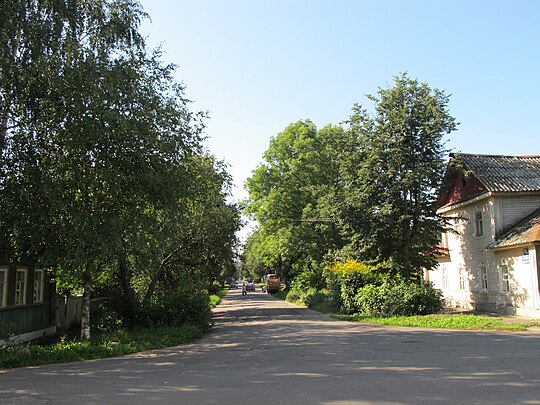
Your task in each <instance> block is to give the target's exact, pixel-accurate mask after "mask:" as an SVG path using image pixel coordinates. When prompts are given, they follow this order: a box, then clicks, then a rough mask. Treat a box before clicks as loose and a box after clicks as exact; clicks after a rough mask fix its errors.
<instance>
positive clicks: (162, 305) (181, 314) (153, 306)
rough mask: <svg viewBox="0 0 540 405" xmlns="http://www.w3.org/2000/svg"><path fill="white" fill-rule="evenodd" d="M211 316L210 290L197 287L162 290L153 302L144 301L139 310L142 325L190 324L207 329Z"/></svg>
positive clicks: (139, 319)
mask: <svg viewBox="0 0 540 405" xmlns="http://www.w3.org/2000/svg"><path fill="white" fill-rule="evenodd" d="M211 318H212V312H211V310H210V297H209V295H208V291H207V290H205V289H196V288H186V287H184V288H180V289H177V290H174V291H170V292H162V293H161V294H158V295H156V296H155V297H154V298H153V299H152V301H151V302H146V303H143V304H142V305H141V306H140V308H139V310H138V324H139V325H141V326H153V325H170V326H174V325H185V324H189V325H195V326H197V327H199V328H201V330H206V329H208V327H209V325H210V321H211Z"/></svg>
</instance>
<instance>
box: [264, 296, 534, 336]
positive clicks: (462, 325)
mask: <svg viewBox="0 0 540 405" xmlns="http://www.w3.org/2000/svg"><path fill="white" fill-rule="evenodd" d="M288 294H289V290H282V291H280V292H279V293H277V294H274V295H275V296H276V297H277V298H279V299H282V300H287V301H290V302H293V303H295V304H298V305H303V306H306V305H305V304H304V303H303V302H301V301H299V300H298V299H295V298H296V297H295V296H294V295H292V296H288ZM309 308H311V309H313V310H315V311H318V312H322V313H324V314H327V315H329V316H331V317H332V318H337V319H342V320H346V321H351V322H360V323H369V324H375V325H385V326H405V327H410V328H432V329H456V330H493V331H510V332H511V331H516V332H519V331H525V330H527V329H528V328H530V327H540V322H535V321H517V320H514V319H513V318H511V317H505V316H500V317H492V316H482V315H475V314H432V315H417V316H394V317H388V318H382V317H368V316H361V315H344V314H340V313H338V311H337V310H336V308H335V307H333V306H332V304H331V303H330V302H325V301H324V300H317V301H315V302H313V303H312V305H309Z"/></svg>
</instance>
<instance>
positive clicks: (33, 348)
mask: <svg viewBox="0 0 540 405" xmlns="http://www.w3.org/2000/svg"><path fill="white" fill-rule="evenodd" d="M225 294H227V290H226V289H222V290H220V291H218V292H217V294H212V295H211V296H210V307H211V308H214V307H215V306H217V305H218V304H219V303H220V301H221V299H222V298H223V297H224V296H225ZM202 335H203V332H202V331H201V330H200V328H198V327H196V326H192V325H183V326H155V327H152V328H136V329H120V330H118V331H114V332H106V333H98V334H94V336H93V337H92V339H90V340H89V341H85V342H80V341H78V340H77V339H61V340H60V341H57V342H53V343H50V342H49V343H43V344H40V343H36V342H32V343H19V344H16V345H13V346H0V368H13V367H25V366H39V365H43V364H52V363H68V362H72V361H80V360H92V359H102V358H106V357H114V356H122V355H126V354H132V353H137V352H142V351H145V350H151V349H161V348H164V347H171V346H178V345H181V344H185V343H189V342H191V341H192V340H194V339H196V338H199V337H201V336H202ZM21 348H28V349H29V350H30V356H29V357H26V356H24V355H23V356H21V353H19V355H18V354H17V350H19V349H21Z"/></svg>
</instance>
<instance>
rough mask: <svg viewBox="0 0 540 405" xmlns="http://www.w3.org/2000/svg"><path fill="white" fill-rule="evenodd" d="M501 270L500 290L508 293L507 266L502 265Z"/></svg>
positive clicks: (508, 278) (508, 276)
mask: <svg viewBox="0 0 540 405" xmlns="http://www.w3.org/2000/svg"><path fill="white" fill-rule="evenodd" d="M500 269H501V289H502V292H504V293H507V292H509V291H510V273H509V272H508V266H507V265H505V264H503V265H501V267H500Z"/></svg>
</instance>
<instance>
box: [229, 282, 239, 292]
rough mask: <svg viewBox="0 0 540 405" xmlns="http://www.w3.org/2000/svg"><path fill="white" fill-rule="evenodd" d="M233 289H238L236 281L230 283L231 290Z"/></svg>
mask: <svg viewBox="0 0 540 405" xmlns="http://www.w3.org/2000/svg"><path fill="white" fill-rule="evenodd" d="M232 289H238V283H237V282H236V281H231V282H230V283H229V290H232Z"/></svg>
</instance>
